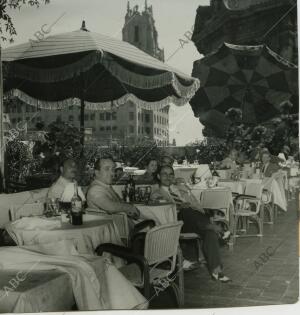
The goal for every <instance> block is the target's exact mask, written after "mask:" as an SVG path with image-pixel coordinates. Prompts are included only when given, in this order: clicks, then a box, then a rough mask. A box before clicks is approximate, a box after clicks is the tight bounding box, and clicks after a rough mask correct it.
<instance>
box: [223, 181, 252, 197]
mask: <svg viewBox="0 0 300 315" xmlns="http://www.w3.org/2000/svg"><path fill="white" fill-rule="evenodd" d="M218 186H219V187H227V188H230V190H231V192H233V193H238V194H243V193H244V191H245V187H246V182H245V181H233V180H220V181H219V184H218Z"/></svg>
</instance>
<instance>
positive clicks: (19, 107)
mask: <svg viewBox="0 0 300 315" xmlns="http://www.w3.org/2000/svg"><path fill="white" fill-rule="evenodd" d="M17 109H18V113H22V108H21V105H19V106H17Z"/></svg>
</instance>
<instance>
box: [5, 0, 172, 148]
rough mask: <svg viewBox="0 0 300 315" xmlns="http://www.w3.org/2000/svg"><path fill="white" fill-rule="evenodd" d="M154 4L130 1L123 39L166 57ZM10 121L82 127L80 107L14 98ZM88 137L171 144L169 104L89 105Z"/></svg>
mask: <svg viewBox="0 0 300 315" xmlns="http://www.w3.org/2000/svg"><path fill="white" fill-rule="evenodd" d="M157 34H158V33H157V30H156V27H155V21H154V18H153V9H152V6H150V7H148V5H147V2H146V3H145V8H144V10H143V11H142V12H140V11H139V10H138V7H137V6H135V7H134V8H133V9H130V4H129V3H128V7H127V13H126V16H125V24H124V27H123V40H124V41H127V42H129V43H130V44H133V45H135V46H136V47H138V48H139V49H141V50H143V51H145V52H146V53H148V54H150V55H151V56H153V57H155V58H157V59H159V60H162V61H163V60H164V51H163V50H162V49H160V48H159V46H158V35H157ZM5 113H7V114H8V115H9V119H10V125H11V127H12V128H15V127H16V126H18V124H19V125H21V124H22V125H24V123H26V124H27V130H28V131H33V130H35V126H36V124H37V123H39V122H40V123H41V122H43V123H44V124H45V125H46V126H47V125H49V124H50V123H51V122H53V121H65V122H67V123H70V124H72V125H73V126H75V127H77V128H79V127H80V108H79V107H78V106H71V107H69V108H67V109H63V110H56V111H51V110H45V109H39V108H36V107H33V106H29V105H26V104H24V103H22V102H21V101H18V100H16V99H14V100H13V101H11V102H10V103H9V104H6V106H5ZM84 126H85V141H86V142H89V143H95V144H97V145H103V146H107V145H111V144H120V145H132V144H136V143H139V142H144V141H146V140H155V141H156V142H157V144H158V145H159V146H168V145H169V106H166V107H165V108H164V109H161V110H145V109H143V108H141V107H140V106H139V105H136V104H134V103H132V102H129V103H126V104H125V105H123V106H120V107H119V108H118V109H116V110H111V111H92V110H87V109H85V116H84Z"/></svg>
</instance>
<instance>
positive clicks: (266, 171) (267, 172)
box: [261, 150, 280, 177]
mask: <svg viewBox="0 0 300 315" xmlns="http://www.w3.org/2000/svg"><path fill="white" fill-rule="evenodd" d="M261 162H262V167H261V172H262V174H263V175H264V176H265V177H272V175H273V174H274V173H276V172H277V171H278V170H279V169H280V167H279V165H278V163H274V162H272V161H271V154H270V152H269V151H266V150H264V151H263V152H262V155H261Z"/></svg>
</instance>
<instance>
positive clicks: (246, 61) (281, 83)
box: [190, 43, 298, 125]
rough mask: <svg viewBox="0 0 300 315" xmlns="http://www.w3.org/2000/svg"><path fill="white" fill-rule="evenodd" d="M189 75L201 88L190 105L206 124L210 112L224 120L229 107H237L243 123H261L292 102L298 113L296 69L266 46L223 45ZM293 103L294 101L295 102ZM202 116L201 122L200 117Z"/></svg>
mask: <svg viewBox="0 0 300 315" xmlns="http://www.w3.org/2000/svg"><path fill="white" fill-rule="evenodd" d="M192 76H194V77H197V78H199V79H200V82H201V88H200V89H199V90H198V91H197V92H196V94H195V96H194V97H193V98H192V99H191V101H190V104H191V106H192V109H193V111H194V114H195V116H196V117H200V121H201V122H202V123H203V124H204V125H206V124H207V117H210V118H209V119H213V118H211V117H213V115H208V113H209V112H216V111H218V112H220V113H222V114H223V116H224V119H225V113H226V111H227V110H228V109H229V108H232V107H234V108H240V109H241V110H242V120H243V122H244V123H250V124H256V123H260V122H264V121H267V120H269V119H270V118H273V117H274V116H276V115H278V114H279V110H280V104H281V103H282V102H283V101H286V100H292V102H293V103H294V111H297V109H298V106H297V104H295V102H297V94H298V68H297V66H296V65H294V64H292V63H290V62H288V61H287V60H285V59H283V58H282V57H281V56H279V55H277V54H276V53H275V52H273V51H272V50H270V49H269V48H268V47H267V46H264V45H259V46H236V45H231V44H227V43H224V44H223V45H222V46H221V47H220V48H219V49H218V50H217V51H216V52H213V53H211V54H209V55H207V56H205V57H204V58H202V59H200V60H197V61H196V62H195V63H194V67H193V73H192ZM295 100H296V101H295ZM201 116H203V119H202V117H201Z"/></svg>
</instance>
